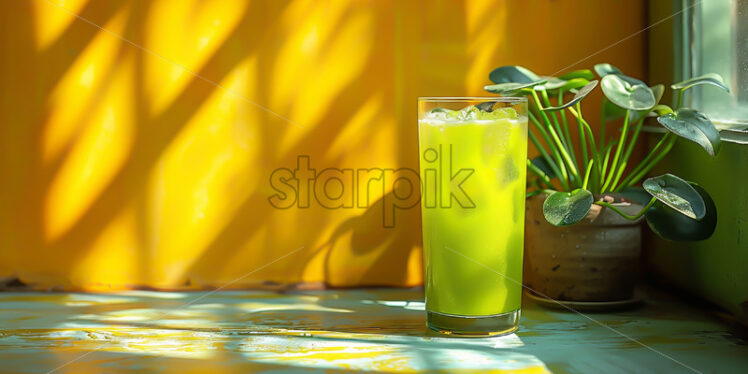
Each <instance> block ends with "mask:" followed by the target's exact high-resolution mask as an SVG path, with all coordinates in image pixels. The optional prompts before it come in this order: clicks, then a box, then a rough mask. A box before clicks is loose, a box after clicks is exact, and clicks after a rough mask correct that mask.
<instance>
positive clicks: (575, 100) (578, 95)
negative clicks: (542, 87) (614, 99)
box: [543, 80, 597, 112]
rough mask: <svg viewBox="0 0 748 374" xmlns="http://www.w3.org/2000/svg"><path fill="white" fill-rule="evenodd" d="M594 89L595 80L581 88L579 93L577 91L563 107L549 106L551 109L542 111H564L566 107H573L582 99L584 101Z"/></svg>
mask: <svg viewBox="0 0 748 374" xmlns="http://www.w3.org/2000/svg"><path fill="white" fill-rule="evenodd" d="M595 87H597V80H594V81H592V82H590V83H587V85H586V86H584V87H582V88H581V89H580V90H579V91H577V93H576V94H575V95H574V97H573V98H572V99H571V100H569V101H568V102H567V103H565V104H564V105H561V106H551V107H547V108H543V110H544V111H550V112H554V111H557V110H561V109H566V108H568V107H570V106H572V105H575V104H576V103H578V102H579V101H581V100H582V99H584V97H585V96H587V95H589V93H590V92H592V90H594V89H595Z"/></svg>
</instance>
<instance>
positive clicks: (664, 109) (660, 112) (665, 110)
mask: <svg viewBox="0 0 748 374" xmlns="http://www.w3.org/2000/svg"><path fill="white" fill-rule="evenodd" d="M650 113H653V114H655V115H657V116H664V115H666V114H675V112H673V108H671V107H669V106H667V105H665V104H657V105H655V106H654V108H652V111H651V112H650Z"/></svg>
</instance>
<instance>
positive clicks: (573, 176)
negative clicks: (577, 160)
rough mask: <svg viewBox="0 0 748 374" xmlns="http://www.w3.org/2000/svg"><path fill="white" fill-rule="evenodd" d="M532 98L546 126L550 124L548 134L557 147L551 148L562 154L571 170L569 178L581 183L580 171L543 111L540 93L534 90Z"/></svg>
mask: <svg viewBox="0 0 748 374" xmlns="http://www.w3.org/2000/svg"><path fill="white" fill-rule="evenodd" d="M532 96H533V98H534V99H535V105H537V106H538V109H540V114H541V116H542V117H543V120H544V121H545V123H546V124H548V132H549V133H550V134H551V138H552V139H553V141H554V142H555V143H556V147H551V148H557V149H558V151H559V153H561V156H562V158H563V159H564V161H566V164H567V167H568V168H569V176H568V177H567V178H569V179H573V180H576V181H580V180H581V178H580V177H579V171H577V168H576V166H575V165H574V164H573V163H572V161H571V157H570V156H569V152H568V150H567V149H566V147H565V146H564V144H563V143H562V142H561V139H560V138H559V137H558V134H557V133H556V131H555V130H554V129H553V127H552V126H551V125H550V123H551V121H550V120H549V119H548V115H547V114H545V112H544V111H543V110H542V109H543V106H542V104H541V103H540V99H539V98H538V93H537V92H535V90H532ZM549 146H550V144H549Z"/></svg>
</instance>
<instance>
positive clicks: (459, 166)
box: [418, 97, 527, 336]
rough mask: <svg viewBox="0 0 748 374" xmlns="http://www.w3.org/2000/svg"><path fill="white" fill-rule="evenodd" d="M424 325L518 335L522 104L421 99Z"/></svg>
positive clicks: (509, 100)
mask: <svg viewBox="0 0 748 374" xmlns="http://www.w3.org/2000/svg"><path fill="white" fill-rule="evenodd" d="M418 134H419V135H418V138H419V153H420V173H421V185H422V190H421V192H422V194H421V212H422V216H423V249H424V263H425V268H426V274H425V281H424V283H425V291H426V311H427V321H428V322H427V323H428V327H429V328H431V329H432V330H436V331H439V332H442V333H448V334H460V335H483V336H485V335H498V334H506V333H510V332H512V331H515V330H516V329H517V326H518V323H519V315H520V304H521V298H522V249H523V239H524V215H525V171H526V162H527V161H526V160H527V99H525V98H513V97H512V98H510V97H501V98H497V97H487V98H479V97H466V98H439V97H423V98H419V99H418Z"/></svg>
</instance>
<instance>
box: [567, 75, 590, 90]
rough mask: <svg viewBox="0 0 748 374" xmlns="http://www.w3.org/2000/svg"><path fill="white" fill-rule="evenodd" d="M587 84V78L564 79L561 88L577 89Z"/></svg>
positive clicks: (588, 82) (588, 81)
mask: <svg viewBox="0 0 748 374" xmlns="http://www.w3.org/2000/svg"><path fill="white" fill-rule="evenodd" d="M588 84H590V80H588V79H587V78H572V79H569V80H568V81H566V84H564V86H563V87H561V89H562V90H564V91H571V90H578V89H580V88H582V87H584V86H586V85H588Z"/></svg>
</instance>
